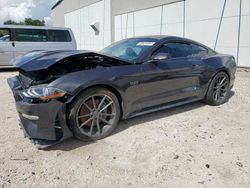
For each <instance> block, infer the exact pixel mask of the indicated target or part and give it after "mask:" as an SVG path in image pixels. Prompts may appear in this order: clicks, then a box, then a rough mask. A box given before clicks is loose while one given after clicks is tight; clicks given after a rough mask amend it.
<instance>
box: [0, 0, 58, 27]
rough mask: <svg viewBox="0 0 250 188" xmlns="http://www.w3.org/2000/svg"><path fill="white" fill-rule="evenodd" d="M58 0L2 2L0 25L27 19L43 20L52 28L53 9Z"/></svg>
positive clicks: (10, 0) (11, 0)
mask: <svg viewBox="0 0 250 188" xmlns="http://www.w3.org/2000/svg"><path fill="white" fill-rule="evenodd" d="M56 2H57V0H0V24H3V22H4V21H6V20H10V19H11V20H14V21H16V22H20V21H24V19H25V18H32V19H41V20H44V21H45V24H46V25H47V26H52V25H53V23H52V19H51V13H52V12H51V7H52V6H53V5H54V4H55V3H56Z"/></svg>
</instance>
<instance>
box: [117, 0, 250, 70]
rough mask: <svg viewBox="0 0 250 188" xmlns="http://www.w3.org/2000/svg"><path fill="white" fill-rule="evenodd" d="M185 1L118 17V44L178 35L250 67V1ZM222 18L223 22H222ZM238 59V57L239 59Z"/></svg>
mask: <svg viewBox="0 0 250 188" xmlns="http://www.w3.org/2000/svg"><path fill="white" fill-rule="evenodd" d="M239 10H240V0H239V1H238V0H237V1H236V0H209V1H207V0H186V1H185V2H184V1H182V2H177V3H172V4H167V5H162V6H159V7H154V8H150V9H145V10H139V11H134V12H129V13H125V14H122V15H116V16H115V40H116V41H117V40H120V39H124V38H128V37H133V36H143V35H159V34H164V35H175V36H181V37H183V36H184V37H187V38H190V39H193V40H197V41H199V42H201V43H204V44H206V45H207V46H209V47H211V48H212V49H215V50H216V51H218V52H220V53H225V54H232V55H234V57H235V58H237V57H239V61H238V62H239V65H241V66H250V61H248V54H249V53H250V37H248V35H249V33H250V1H249V0H242V14H241V15H242V16H241V17H242V19H241V24H240V26H241V32H240V43H239V54H238V53H237V52H238V50H237V47H238V38H239V32H238V31H239V29H238V28H239V13H240V11H239ZM221 18H222V19H221ZM237 55H238V56H237Z"/></svg>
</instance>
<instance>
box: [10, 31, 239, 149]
mask: <svg viewBox="0 0 250 188" xmlns="http://www.w3.org/2000/svg"><path fill="white" fill-rule="evenodd" d="M15 64H16V67H17V68H18V69H19V75H18V76H15V77H12V78H9V79H8V83H9V86H10V88H11V89H12V91H13V94H14V97H15V100H16V108H17V111H18V114H19V117H20V124H21V127H22V128H23V130H24V132H25V134H26V135H27V136H28V137H29V138H30V139H31V140H32V141H33V142H34V143H35V144H36V145H37V146H38V147H40V148H43V147H46V146H49V145H51V144H54V143H57V142H59V141H62V140H64V139H66V138H68V137H71V136H72V135H74V136H75V137H76V138H79V139H80V140H84V141H89V140H97V139H101V138H104V137H106V136H107V135H109V134H110V133H111V132H112V131H113V130H114V129H115V127H116V126H117V124H118V122H119V120H120V119H126V118H130V117H133V116H137V115H142V114H145V113H149V112H153V111H156V110H162V109H166V108H169V107H173V106H177V105H182V104H186V103H190V102H193V101H198V100H204V101H205V102H206V103H208V104H210V105H220V104H222V103H224V102H226V101H227V100H228V98H229V91H230V89H231V88H232V87H233V83H234V80H235V71H236V63H235V59H234V57H233V56H231V55H223V54H219V53H217V52H215V51H213V50H212V49H210V48H208V47H206V46H204V45H202V44H200V43H198V42H195V41H192V40H189V39H184V38H179V37H172V36H148V37H138V38H130V39H125V40H122V41H119V42H117V43H114V44H113V45H111V46H109V47H107V48H105V49H103V50H102V51H100V52H98V53H97V52H91V51H34V52H31V53H28V54H26V55H24V56H22V57H19V58H17V59H16V60H15Z"/></svg>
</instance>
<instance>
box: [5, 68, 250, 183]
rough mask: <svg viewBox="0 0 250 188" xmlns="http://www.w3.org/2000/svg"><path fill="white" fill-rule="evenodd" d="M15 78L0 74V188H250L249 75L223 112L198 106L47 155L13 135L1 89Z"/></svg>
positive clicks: (11, 111) (126, 124) (12, 114)
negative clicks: (11, 78) (9, 79)
mask: <svg viewBox="0 0 250 188" xmlns="http://www.w3.org/2000/svg"><path fill="white" fill-rule="evenodd" d="M15 74H16V73H15V72H0V102H1V103H0V128H1V131H0V187H59V186H60V187H250V100H249V99H250V70H244V69H241V70H238V72H237V80H236V83H235V87H234V89H233V91H234V94H232V97H231V99H230V101H229V102H228V103H226V104H224V105H222V106H219V107H212V106H208V105H205V104H203V103H201V102H196V103H193V104H189V105H185V106H182V107H178V108H174V109H169V110H165V111H161V112H157V113H153V114H149V115H145V116H141V117H137V118H133V119H130V120H126V121H123V122H121V123H120V124H119V127H118V129H117V130H116V131H115V133H114V134H113V135H112V136H109V137H108V138H105V139H103V140H100V141H98V142H95V143H83V142H80V141H78V140H75V139H73V138H72V139H69V140H67V141H65V142H63V143H62V144H59V145H56V146H53V147H51V148H49V149H47V150H38V149H36V148H35V146H34V145H32V144H31V143H30V141H29V140H28V139H24V138H23V133H22V131H21V130H20V129H19V126H18V117H17V113H16V110H15V106H14V100H13V97H12V94H11V92H10V90H9V88H8V86H7V83H6V78H7V77H10V76H12V75H15Z"/></svg>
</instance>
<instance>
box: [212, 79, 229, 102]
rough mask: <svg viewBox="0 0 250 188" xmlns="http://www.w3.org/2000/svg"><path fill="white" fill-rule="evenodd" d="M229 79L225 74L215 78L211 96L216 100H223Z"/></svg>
mask: <svg viewBox="0 0 250 188" xmlns="http://www.w3.org/2000/svg"><path fill="white" fill-rule="evenodd" d="M228 86H229V80H228V78H227V76H225V75H221V76H219V77H218V78H217V80H216V81H215V83H214V87H213V98H214V100H215V101H216V102H221V101H223V100H225V98H226V96H227V92H228Z"/></svg>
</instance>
